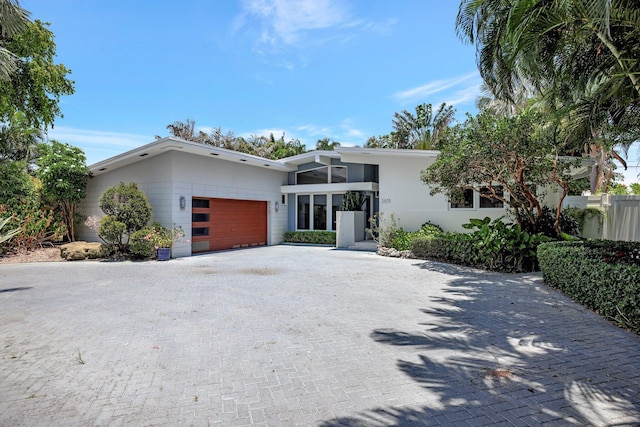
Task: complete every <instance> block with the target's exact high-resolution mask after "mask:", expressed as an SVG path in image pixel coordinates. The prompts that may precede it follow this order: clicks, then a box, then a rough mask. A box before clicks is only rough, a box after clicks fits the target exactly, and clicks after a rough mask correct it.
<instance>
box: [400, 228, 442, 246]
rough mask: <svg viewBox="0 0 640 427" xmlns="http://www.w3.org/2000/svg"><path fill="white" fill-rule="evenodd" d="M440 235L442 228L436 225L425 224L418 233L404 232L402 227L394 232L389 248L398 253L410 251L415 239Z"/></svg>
mask: <svg viewBox="0 0 640 427" xmlns="http://www.w3.org/2000/svg"><path fill="white" fill-rule="evenodd" d="M440 234H442V228H440V227H439V226H437V225H434V224H431V223H430V222H426V223H424V224H422V227H421V228H420V230H418V231H405V230H404V229H403V228H402V227H400V228H399V229H397V230H395V233H393V236H392V238H391V247H392V248H393V249H396V250H398V251H410V250H411V248H412V247H413V242H414V241H415V240H416V239H417V238H421V237H431V236H438V235H440Z"/></svg>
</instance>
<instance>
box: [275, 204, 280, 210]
mask: <svg viewBox="0 0 640 427" xmlns="http://www.w3.org/2000/svg"><path fill="white" fill-rule="evenodd" d="M275 210H276V212H278V211H279V210H280V203H278V202H276V204H275Z"/></svg>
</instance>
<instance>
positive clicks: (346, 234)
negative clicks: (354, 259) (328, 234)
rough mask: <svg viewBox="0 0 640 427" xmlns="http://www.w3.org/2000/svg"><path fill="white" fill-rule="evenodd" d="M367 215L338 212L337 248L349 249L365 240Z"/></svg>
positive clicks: (356, 212)
mask: <svg viewBox="0 0 640 427" xmlns="http://www.w3.org/2000/svg"><path fill="white" fill-rule="evenodd" d="M364 217H365V213H364V212H363V211H355V212H354V211H338V212H337V217H336V247H337V248H348V247H350V246H353V245H355V244H356V242H359V241H361V240H364V236H365V234H364V224H365V218H364Z"/></svg>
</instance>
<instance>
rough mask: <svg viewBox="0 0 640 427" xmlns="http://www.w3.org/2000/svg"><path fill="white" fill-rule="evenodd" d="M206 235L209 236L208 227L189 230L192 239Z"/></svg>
mask: <svg viewBox="0 0 640 427" xmlns="http://www.w3.org/2000/svg"><path fill="white" fill-rule="evenodd" d="M208 235H209V227H193V228H192V229H191V236H192V237H199V236H208Z"/></svg>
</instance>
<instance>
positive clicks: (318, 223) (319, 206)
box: [313, 194, 327, 230]
mask: <svg viewBox="0 0 640 427" xmlns="http://www.w3.org/2000/svg"><path fill="white" fill-rule="evenodd" d="M313 229H314V230H326V229H327V195H326V194H315V195H314V196H313Z"/></svg>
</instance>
